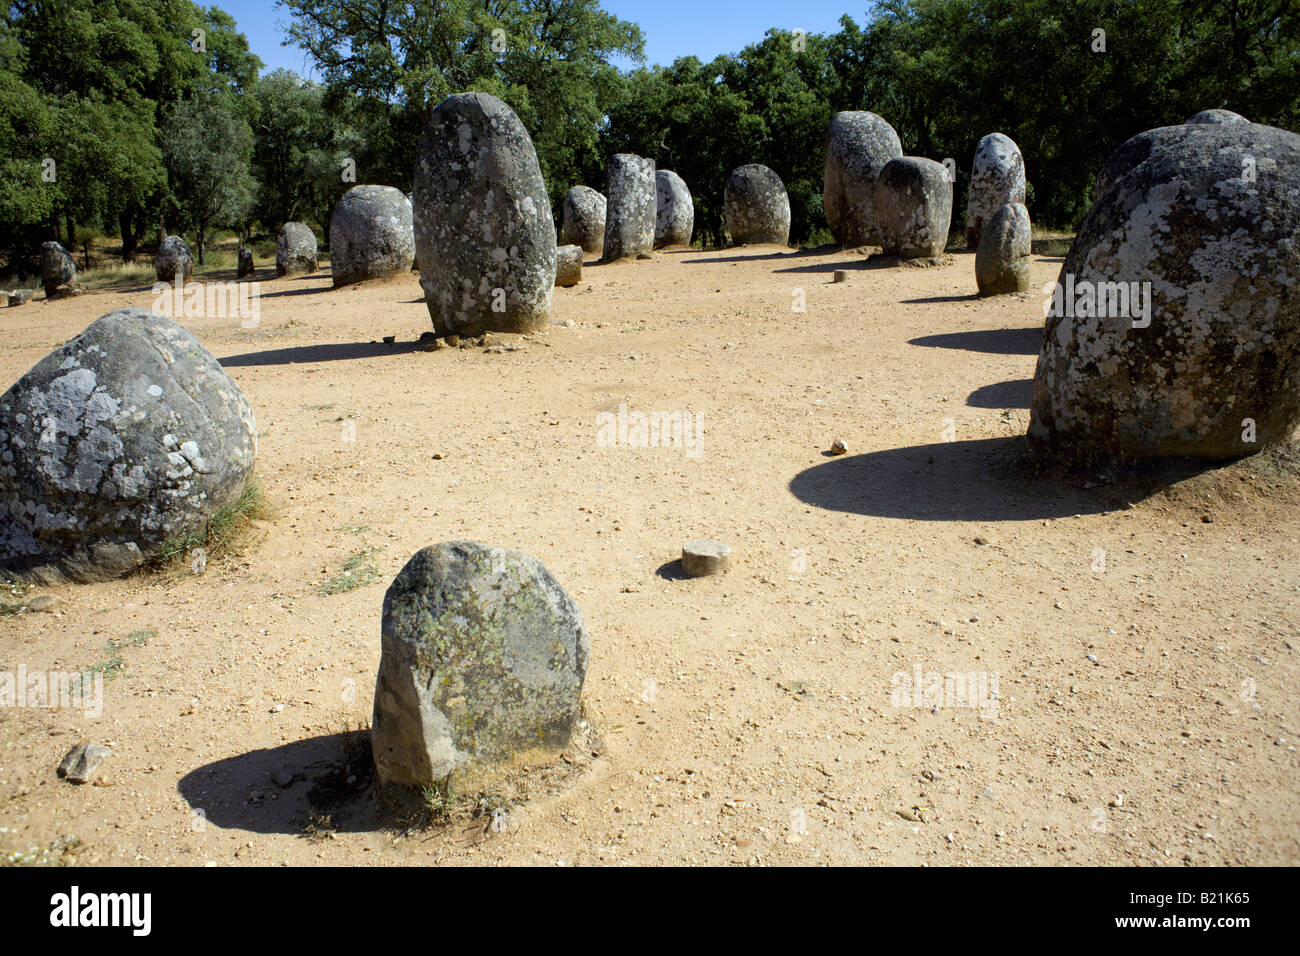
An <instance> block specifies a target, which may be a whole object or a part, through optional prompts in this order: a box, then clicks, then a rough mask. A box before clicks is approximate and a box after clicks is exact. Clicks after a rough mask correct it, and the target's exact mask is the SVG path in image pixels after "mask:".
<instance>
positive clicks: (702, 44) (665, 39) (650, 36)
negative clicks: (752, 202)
mask: <svg viewBox="0 0 1300 956" xmlns="http://www.w3.org/2000/svg"><path fill="white" fill-rule="evenodd" d="M199 2H200V3H204V2H205V0H199ZM206 2H211V3H215V4H216V5H217V6H219V7H221V8H222V9H223V10H225V11H227V12H228V13H229V14H230V15H231V16H233V17H234V18H235V21H236V22H237V23H238V24H239V29H240V30H241V31H243V33H244V35H245V36H247V37H248V44H249V46H250V47H251V48H252V50H253V52H254V53H256V54H257V55H258V56H259V57H261V59H262V62H263V63H264V64H266V68H267V69H268V70H273V69H276V68H279V67H283V68H284V69H288V70H294V71H295V72H297V73H302V74H306V73H307V72H308V70H309V68H310V62H309V61H308V60H307V59H306V55H305V54H304V53H303V52H302V51H301V50H299V49H298V48H297V47H293V46H288V47H286V46H281V45H280V43H281V41H282V40H283V39H284V33H285V29H284V28H285V24H286V23H287V22H288V21H289V19H290V17H289V14H288V12H287V11H286V10H285V9H284V8H283V7H280V6H276V5H275V4H274V0H206ZM870 2H871V0H799V2H791V0H601V6H602V7H604V8H605V9H606V10H608V11H609V12H610V13H613V14H614V15H616V16H618V17H620V18H622V19H624V20H631V21H632V22H633V23H637V24H639V25H640V26H641V30H642V32H643V33H644V34H645V38H646V45H645V46H646V62H647V64H653V63H661V64H664V65H667V64H669V63H671V62H672V61H673V60H674V59H675V58H677V57H679V56H691V55H694V56H698V57H699V58H700V59H701V60H704V61H708V60H710V59H712V58H713V57H715V56H717V55H718V54H719V53H738V52H739V51H740V50H741V49H742V48H743V47H745V46H746V45H747V44H750V43H757V42H758V41H759V40H761V39H763V34H764V33H766V32H767V30H768V29H770V28H771V27H779V28H781V29H785V30H795V29H800V30H805V31H807V32H808V33H831V32H834V31H835V30H837V29H838V28H839V20H840V17H841V16H843V15H844V14H846V13H847V14H848V15H849V16H851V17H852V18H853V19H854V20H856V21H857V22H858V23H863V22H864V21H865V19H866V10H867V7H868V6H869V5H870ZM205 5H206V4H205ZM619 65H620V66H627V65H628V64H619Z"/></svg>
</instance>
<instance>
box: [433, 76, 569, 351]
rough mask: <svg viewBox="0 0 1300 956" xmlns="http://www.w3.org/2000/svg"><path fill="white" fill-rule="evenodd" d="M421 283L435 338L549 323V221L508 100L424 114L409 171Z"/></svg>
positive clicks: (457, 103)
mask: <svg viewBox="0 0 1300 956" xmlns="http://www.w3.org/2000/svg"><path fill="white" fill-rule="evenodd" d="M415 229H416V245H417V246H418V247H419V254H420V266H421V271H420V285H421V286H422V287H423V288H424V295H425V301H426V302H427V303H428V306H429V315H430V316H431V317H432V319H433V327H434V330H435V331H436V332H437V333H438V334H439V335H443V336H446V335H481V334H482V333H484V332H489V331H492V332H528V331H532V330H534V329H539V328H541V327H542V326H544V325H545V324H546V320H547V317H548V315H549V314H550V310H551V294H552V289H553V287H554V286H555V221H554V219H553V218H552V217H551V202H550V199H549V198H548V196H547V194H546V183H545V182H544V181H543V180H542V170H541V167H540V166H539V165H538V163H537V153H536V152H535V151H534V149H533V141H532V140H531V139H530V138H529V136H528V131H527V130H526V129H524V124H523V123H522V122H520V120H519V117H518V116H516V115H515V113H514V110H512V109H510V107H509V106H507V105H506V104H505V103H503V102H501V100H499V99H497V98H496V97H495V96H489V95H488V94H487V93H457V94H454V95H452V96H449V97H447V98H446V99H445V100H443V101H442V103H441V104H439V106H438V108H437V109H435V110H434V111H433V112H432V113H431V114H430V116H429V120H428V122H427V123H426V124H425V127H424V133H423V135H422V136H421V137H420V152H419V159H418V160H417V162H416V167H415Z"/></svg>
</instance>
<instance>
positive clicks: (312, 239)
mask: <svg viewBox="0 0 1300 956" xmlns="http://www.w3.org/2000/svg"><path fill="white" fill-rule="evenodd" d="M316 269H317V263H316V233H314V232H312V231H311V226H309V225H307V224H306V223H305V222H286V223H285V224H284V225H283V226H281V227H280V234H279V235H278V236H276V237H275V274H276V275H277V276H295V275H304V274H306V273H311V272H315V271H316Z"/></svg>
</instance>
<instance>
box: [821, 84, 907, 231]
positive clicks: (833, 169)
mask: <svg viewBox="0 0 1300 956" xmlns="http://www.w3.org/2000/svg"><path fill="white" fill-rule="evenodd" d="M902 155H903V146H902V143H900V142H899V139H898V133H896V132H895V131H894V127H892V126H890V125H889V124H888V123H887V122H885V120H883V119H882V118H881V117H879V116H877V115H876V114H875V113H868V112H867V111H865V110H848V111H845V112H841V113H836V114H835V115H834V116H832V117H831V121H830V125H829V126H827V128H826V171H825V174H824V176H823V179H822V207H823V208H824V209H825V211H826V224H827V225H828V226H829V227H830V230H831V234H832V235H834V236H835V241H836V242H838V243H839V244H840V245H842V246H878V245H880V230H879V228H878V227H877V225H876V177H877V176H879V175H880V171H881V170H882V169H884V168H885V164H886V163H888V162H889V161H890V160H891V159H897V158H898V157H900V156H902Z"/></svg>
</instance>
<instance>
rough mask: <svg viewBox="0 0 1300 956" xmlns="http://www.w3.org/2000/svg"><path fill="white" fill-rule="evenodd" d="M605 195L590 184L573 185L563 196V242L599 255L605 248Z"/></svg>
mask: <svg viewBox="0 0 1300 956" xmlns="http://www.w3.org/2000/svg"><path fill="white" fill-rule="evenodd" d="M606 206H607V203H606V201H605V197H604V196H603V195H601V194H600V193H598V192H597V191H596V190H594V189H592V188H591V187H590V186H574V187H573V188H572V189H570V190H569V191H568V192H567V193H566V194H565V196H564V242H565V244H566V245H572V246H581V247H582V251H583V252H589V253H591V254H592V255H596V256H598V255H600V254H601V253H602V252H603V251H604V249H605V208H606Z"/></svg>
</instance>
